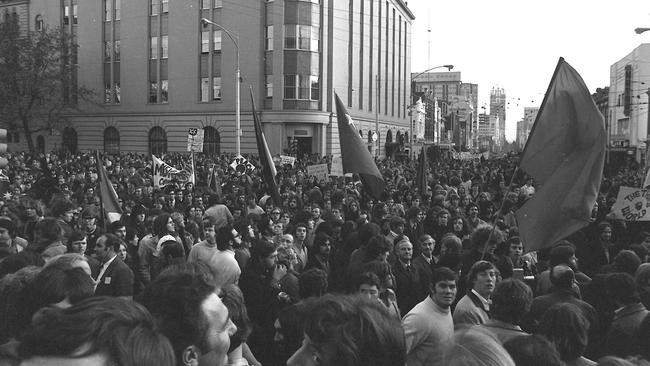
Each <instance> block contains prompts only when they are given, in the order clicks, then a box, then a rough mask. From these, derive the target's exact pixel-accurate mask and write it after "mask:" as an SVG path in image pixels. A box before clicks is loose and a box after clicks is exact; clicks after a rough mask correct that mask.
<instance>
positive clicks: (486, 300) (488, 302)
mask: <svg viewBox="0 0 650 366" xmlns="http://www.w3.org/2000/svg"><path fill="white" fill-rule="evenodd" d="M472 293H473V294H474V295H476V297H478V299H479V300H481V303H483V307H484V308H485V309H486V310H487V311H490V304H492V300H488V299H486V298H484V297H483V296H481V295H480V294H479V293H478V292H476V290H474V289H472Z"/></svg>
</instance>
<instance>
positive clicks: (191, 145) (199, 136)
mask: <svg viewBox="0 0 650 366" xmlns="http://www.w3.org/2000/svg"><path fill="white" fill-rule="evenodd" d="M204 132H205V131H203V129H202V128H190V129H189V130H188V131H187V151H188V152H203V134H204Z"/></svg>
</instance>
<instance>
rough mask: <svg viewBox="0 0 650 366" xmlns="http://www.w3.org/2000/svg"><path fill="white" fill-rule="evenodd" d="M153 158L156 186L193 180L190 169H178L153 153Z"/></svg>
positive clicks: (160, 186)
mask: <svg viewBox="0 0 650 366" xmlns="http://www.w3.org/2000/svg"><path fill="white" fill-rule="evenodd" d="M151 158H152V159H153V183H154V188H162V187H164V186H166V185H168V184H170V183H172V182H178V183H180V184H184V183H186V182H190V181H191V175H192V173H191V172H190V169H184V170H180V169H176V168H174V167H173V166H171V165H169V164H167V163H165V162H164V161H163V160H162V159H160V158H158V157H157V156H156V155H153V154H152V155H151Z"/></svg>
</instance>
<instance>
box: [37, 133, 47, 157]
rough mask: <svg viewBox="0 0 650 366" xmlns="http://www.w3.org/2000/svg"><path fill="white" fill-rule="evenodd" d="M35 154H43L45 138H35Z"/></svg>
mask: <svg viewBox="0 0 650 366" xmlns="http://www.w3.org/2000/svg"><path fill="white" fill-rule="evenodd" d="M36 152H39V153H45V137H43V135H38V137H37V138H36Z"/></svg>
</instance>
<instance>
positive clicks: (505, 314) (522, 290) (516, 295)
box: [490, 278, 533, 325]
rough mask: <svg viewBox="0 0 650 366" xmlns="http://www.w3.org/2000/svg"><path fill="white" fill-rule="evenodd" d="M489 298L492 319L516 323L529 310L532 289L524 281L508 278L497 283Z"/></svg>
mask: <svg viewBox="0 0 650 366" xmlns="http://www.w3.org/2000/svg"><path fill="white" fill-rule="evenodd" d="M491 299H492V306H491V307H490V313H491V315H492V317H493V318H494V319H497V320H500V321H504V322H507V323H511V324H517V325H518V324H519V323H520V322H521V320H522V318H523V317H524V315H526V313H528V311H529V310H530V305H531V303H532V302H533V291H532V290H531V289H530V287H528V285H527V284H525V283H524V282H522V281H520V280H517V279H512V278H508V279H505V280H503V281H501V282H499V283H497V285H496V287H495V288H494V292H493V293H492V297H491Z"/></svg>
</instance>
